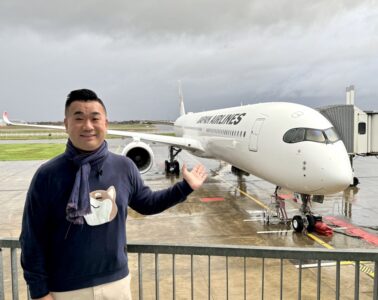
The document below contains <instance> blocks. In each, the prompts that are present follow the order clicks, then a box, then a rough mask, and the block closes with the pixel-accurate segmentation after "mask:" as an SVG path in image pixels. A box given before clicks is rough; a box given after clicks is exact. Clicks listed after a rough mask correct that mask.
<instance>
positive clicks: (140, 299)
mask: <svg viewBox="0 0 378 300" xmlns="http://www.w3.org/2000/svg"><path fill="white" fill-rule="evenodd" d="M142 264H143V260H142V253H138V279H139V282H138V283H139V300H143V265H142Z"/></svg>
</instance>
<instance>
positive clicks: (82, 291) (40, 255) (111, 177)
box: [20, 89, 207, 300]
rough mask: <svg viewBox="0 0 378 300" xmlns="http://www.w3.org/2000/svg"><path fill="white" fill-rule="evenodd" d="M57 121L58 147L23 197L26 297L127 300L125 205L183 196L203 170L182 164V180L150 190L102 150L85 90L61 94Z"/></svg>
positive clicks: (95, 107)
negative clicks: (63, 137)
mask: <svg viewBox="0 0 378 300" xmlns="http://www.w3.org/2000/svg"><path fill="white" fill-rule="evenodd" d="M64 124H65V127H66V131H67V133H68V136H69V139H68V142H67V147H66V151H65V152H64V153H63V154H61V155H59V156H57V157H55V158H54V159H52V160H50V161H49V162H47V163H45V164H44V165H42V166H41V167H40V168H39V169H38V170H37V172H36V174H35V175H34V177H33V180H32V182H31V185H30V188H29V190H28V193H27V199H26V203H25V209H24V215H23V221H22V232H21V236H20V242H21V250H22V254H21V264H22V267H23V269H24V277H25V279H26V281H27V283H28V286H29V289H30V293H31V297H32V298H33V299H55V300H60V299H70V300H73V299H80V300H86V299H131V296H130V282H129V280H130V276H129V269H128V262H127V254H126V253H125V245H126V228H125V222H126V218H127V207H128V206H130V207H131V208H133V209H134V210H136V211H137V212H139V213H142V214H154V213H158V212H161V211H163V210H165V209H167V208H169V207H171V206H173V205H175V204H177V203H179V202H181V201H184V200H185V199H186V197H187V196H188V195H189V194H190V193H191V192H192V191H193V190H196V189H198V188H199V187H200V186H201V185H202V183H203V182H204V181H205V179H206V177H207V175H206V172H205V169H204V167H203V166H202V165H197V166H195V167H194V168H193V170H192V171H190V172H189V171H188V170H187V168H186V166H185V165H184V166H183V169H182V174H183V179H184V180H183V181H182V182H178V183H176V184H175V185H173V186H172V187H170V188H168V189H165V190H161V191H156V192H152V191H151V190H150V189H149V188H148V187H147V186H145V185H144V183H143V181H142V179H141V177H140V174H139V172H138V170H137V168H136V166H135V165H134V163H133V162H132V161H131V160H130V159H128V158H126V157H123V156H120V155H116V154H114V153H111V152H109V151H108V149H107V143H106V141H105V135H106V131H107V128H108V120H107V115H106V108H105V106H104V103H103V102H102V101H101V99H99V98H98V97H97V95H96V94H95V93H94V92H93V91H91V90H86V89H82V90H75V91H72V92H71V93H70V94H69V95H68V97H67V101H66V105H65V119H64ZM97 295H101V298H98V297H97Z"/></svg>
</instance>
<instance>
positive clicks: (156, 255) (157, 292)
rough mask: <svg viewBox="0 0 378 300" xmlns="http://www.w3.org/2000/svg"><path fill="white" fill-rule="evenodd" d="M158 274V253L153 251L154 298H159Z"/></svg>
mask: <svg viewBox="0 0 378 300" xmlns="http://www.w3.org/2000/svg"><path fill="white" fill-rule="evenodd" d="M159 282H160V274H159V254H158V253H155V294H156V296H155V297H156V300H159V299H160V297H159V295H160V290H159Z"/></svg>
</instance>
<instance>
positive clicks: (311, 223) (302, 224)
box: [291, 194, 322, 232]
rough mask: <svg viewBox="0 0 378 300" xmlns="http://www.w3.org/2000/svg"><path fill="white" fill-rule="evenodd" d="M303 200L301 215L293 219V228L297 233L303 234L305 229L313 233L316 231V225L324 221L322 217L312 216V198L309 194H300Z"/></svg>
mask: <svg viewBox="0 0 378 300" xmlns="http://www.w3.org/2000/svg"><path fill="white" fill-rule="evenodd" d="M300 197H301V200H302V206H301V208H300V211H301V213H302V214H301V215H295V216H294V217H293V219H292V223H291V224H292V226H293V229H294V230H295V231H296V232H302V231H303V230H304V229H306V230H307V232H313V231H314V230H315V223H316V222H317V221H320V222H321V221H322V217H321V216H315V215H313V214H312V212H311V209H310V207H309V203H310V202H311V196H310V195H307V194H300Z"/></svg>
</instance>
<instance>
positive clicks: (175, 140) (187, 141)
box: [3, 112, 204, 152]
mask: <svg viewBox="0 0 378 300" xmlns="http://www.w3.org/2000/svg"><path fill="white" fill-rule="evenodd" d="M3 120H4V122H5V123H6V124H8V125H16V126H28V127H36V128H50V129H60V130H66V128H65V127H64V126H54V125H39V124H30V123H20V122H11V121H10V120H9V117H8V113H7V112H3ZM108 134H112V135H117V136H123V137H131V138H133V139H134V140H145V141H150V142H153V143H160V144H166V145H170V146H176V147H178V148H182V149H186V150H190V151H200V152H203V151H204V148H203V147H202V145H201V143H200V142H199V141H198V140H194V139H191V138H185V137H174V136H165V135H159V134H150V133H138V132H133V131H123V130H111V129H110V130H108Z"/></svg>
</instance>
